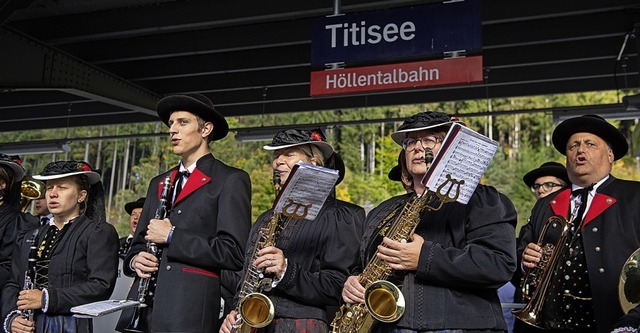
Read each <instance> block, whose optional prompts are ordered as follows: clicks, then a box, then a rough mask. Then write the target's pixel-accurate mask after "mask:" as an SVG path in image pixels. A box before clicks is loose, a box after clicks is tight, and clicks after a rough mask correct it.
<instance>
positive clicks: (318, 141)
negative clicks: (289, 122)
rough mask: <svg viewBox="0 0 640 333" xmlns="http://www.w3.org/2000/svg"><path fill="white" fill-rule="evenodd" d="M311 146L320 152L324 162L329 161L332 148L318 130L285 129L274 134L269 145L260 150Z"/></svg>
mask: <svg viewBox="0 0 640 333" xmlns="http://www.w3.org/2000/svg"><path fill="white" fill-rule="evenodd" d="M306 144H312V145H315V146H316V147H318V149H320V151H322V155H324V156H323V159H324V160H327V159H329V157H331V155H332V154H333V147H332V146H331V145H330V144H329V143H328V142H327V139H326V137H325V136H324V133H322V130H320V129H313V130H299V129H287V130H284V131H280V132H278V133H276V135H275V136H274V137H273V139H272V140H271V144H268V145H265V146H263V147H262V148H264V149H265V150H278V149H285V148H290V147H296V146H300V145H306Z"/></svg>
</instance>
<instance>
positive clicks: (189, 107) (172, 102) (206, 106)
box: [156, 94, 229, 141]
mask: <svg viewBox="0 0 640 333" xmlns="http://www.w3.org/2000/svg"><path fill="white" fill-rule="evenodd" d="M156 111H157V112H158V117H160V120H162V122H163V123H165V125H167V126H169V117H170V116H171V113H172V112H175V111H187V112H191V113H193V114H195V115H197V116H199V117H200V118H202V119H204V120H205V121H210V122H212V123H213V131H212V132H211V134H209V139H210V140H211V141H216V140H220V139H222V138H224V137H225V136H227V133H229V124H227V120H226V119H224V117H223V116H222V114H220V113H219V112H218V111H216V109H215V107H213V103H212V102H211V100H209V99H208V98H207V97H206V96H204V95H200V94H184V95H172V96H167V97H165V98H163V99H161V100H160V101H159V102H158V105H156Z"/></svg>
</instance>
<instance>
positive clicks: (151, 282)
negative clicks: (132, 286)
mask: <svg viewBox="0 0 640 333" xmlns="http://www.w3.org/2000/svg"><path fill="white" fill-rule="evenodd" d="M170 193H171V174H169V175H167V177H166V178H165V179H164V184H163V185H162V192H161V194H160V203H159V204H158V208H157V209H156V215H155V216H154V218H155V219H156V220H161V219H164V218H165V217H167V215H169V214H168V212H169V209H168V206H169V195H170ZM147 253H151V254H153V255H154V256H155V257H156V258H158V262H160V254H161V252H160V249H159V248H158V244H156V243H154V242H149V241H147ZM157 277H158V272H157V271H156V272H154V273H152V274H151V276H150V277H148V278H141V279H140V283H139V284H138V299H137V300H138V302H140V305H139V306H138V307H136V308H135V311H134V313H133V317H131V321H130V322H129V326H127V328H125V329H124V331H125V332H130V333H143V332H147V331H148V327H147V322H146V311H144V310H146V307H147V306H149V305H151V302H152V301H153V297H154V293H155V289H156V285H155V284H156V278H157Z"/></svg>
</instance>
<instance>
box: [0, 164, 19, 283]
mask: <svg viewBox="0 0 640 333" xmlns="http://www.w3.org/2000/svg"><path fill="white" fill-rule="evenodd" d="M23 176H24V169H23V168H22V166H21V165H19V164H18V163H17V162H16V161H15V160H14V159H13V158H11V157H10V156H8V155H5V154H0V239H1V243H0V290H2V288H3V287H4V285H5V284H6V283H7V281H8V280H9V278H10V276H11V254H12V251H13V245H14V243H15V241H16V233H17V232H18V228H19V225H20V223H21V222H20V221H21V214H20V211H19V210H18V209H17V208H16V207H14V206H13V205H11V204H9V203H7V200H5V198H7V197H9V196H11V195H12V194H13V193H11V189H12V188H13V187H14V186H13V184H15V183H16V182H19V181H20V180H21V179H22V177H23ZM9 201H10V200H9Z"/></svg>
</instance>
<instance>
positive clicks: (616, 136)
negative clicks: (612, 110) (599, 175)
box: [552, 114, 629, 161]
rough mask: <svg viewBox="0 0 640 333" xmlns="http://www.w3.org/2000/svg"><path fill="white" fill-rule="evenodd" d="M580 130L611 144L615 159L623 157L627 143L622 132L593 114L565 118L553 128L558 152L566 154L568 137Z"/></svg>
mask: <svg viewBox="0 0 640 333" xmlns="http://www.w3.org/2000/svg"><path fill="white" fill-rule="evenodd" d="M582 132H585V133H591V134H595V135H597V136H599V137H600V138H601V139H602V140H604V141H606V142H607V143H608V144H609V145H610V146H611V149H612V150H613V156H614V160H616V161H617V160H619V159H621V158H623V157H624V155H626V154H627V151H628V150H629V144H628V143H627V139H626V138H625V137H624V135H622V132H620V131H619V130H618V129H617V128H615V127H614V126H613V125H611V124H609V123H608V122H607V121H606V120H604V118H602V117H600V116H598V115H595V114H587V115H584V116H581V117H576V118H571V119H567V120H565V121H563V122H562V123H560V124H559V125H558V126H557V127H556V128H555V130H553V136H552V141H553V146H554V147H556V150H558V152H560V154H562V155H566V154H567V143H568V142H569V138H570V137H571V136H572V135H574V134H575V133H582Z"/></svg>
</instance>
